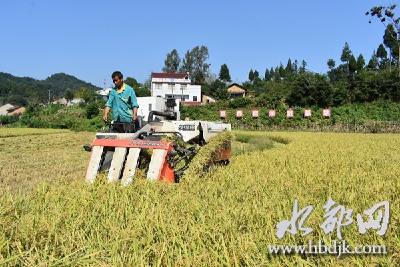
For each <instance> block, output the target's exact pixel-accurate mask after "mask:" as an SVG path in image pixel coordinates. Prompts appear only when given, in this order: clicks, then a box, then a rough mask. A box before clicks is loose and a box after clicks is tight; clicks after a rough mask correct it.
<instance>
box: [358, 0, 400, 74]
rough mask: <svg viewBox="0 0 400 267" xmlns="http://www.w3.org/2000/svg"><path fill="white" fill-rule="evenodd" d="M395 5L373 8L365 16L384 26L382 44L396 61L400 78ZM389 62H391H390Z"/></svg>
mask: <svg viewBox="0 0 400 267" xmlns="http://www.w3.org/2000/svg"><path fill="white" fill-rule="evenodd" d="M395 9H396V5H391V6H374V7H372V8H371V9H370V10H369V11H368V12H367V13H365V15H367V16H370V20H369V23H371V19H372V18H376V19H378V20H379V21H380V22H381V23H383V25H385V28H386V29H385V34H384V37H383V43H384V44H385V45H386V46H387V47H388V48H389V49H390V51H391V56H392V57H393V58H395V59H396V60H397V67H398V76H399V77H400V60H399V55H400V18H399V17H397V16H396V15H395V12H394V10H395ZM390 61H391V60H390Z"/></svg>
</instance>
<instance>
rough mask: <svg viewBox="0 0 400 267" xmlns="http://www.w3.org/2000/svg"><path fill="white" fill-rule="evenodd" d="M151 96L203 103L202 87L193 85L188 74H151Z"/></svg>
mask: <svg viewBox="0 0 400 267" xmlns="http://www.w3.org/2000/svg"><path fill="white" fill-rule="evenodd" d="M150 91H151V95H152V96H156V97H163V98H174V99H180V100H181V101H185V102H201V86H200V85H193V84H191V80H190V78H189V76H188V74H186V73H156V72H153V73H152V74H151V90H150Z"/></svg>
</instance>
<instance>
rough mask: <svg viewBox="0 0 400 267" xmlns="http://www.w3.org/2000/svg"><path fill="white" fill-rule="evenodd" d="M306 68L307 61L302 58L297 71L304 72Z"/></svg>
mask: <svg viewBox="0 0 400 267" xmlns="http://www.w3.org/2000/svg"><path fill="white" fill-rule="evenodd" d="M306 68H307V62H306V61H305V60H304V59H303V60H302V61H301V66H300V69H299V72H300V73H305V72H306V70H307V69H306Z"/></svg>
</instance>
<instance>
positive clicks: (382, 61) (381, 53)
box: [376, 44, 387, 69]
mask: <svg viewBox="0 0 400 267" xmlns="http://www.w3.org/2000/svg"><path fill="white" fill-rule="evenodd" d="M376 57H377V58H378V61H379V67H380V69H385V67H386V63H387V51H386V49H385V47H384V46H383V44H380V45H379V47H378V50H377V51H376Z"/></svg>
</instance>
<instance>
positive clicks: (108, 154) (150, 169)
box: [86, 97, 231, 185]
mask: <svg viewBox="0 0 400 267" xmlns="http://www.w3.org/2000/svg"><path fill="white" fill-rule="evenodd" d="M149 101H150V102H152V104H148V102H149ZM138 102H139V112H138V114H139V115H141V116H143V117H144V118H146V117H147V121H142V120H140V123H139V127H138V128H139V129H138V130H136V131H135V132H134V133H112V132H110V131H108V132H102V133H97V134H96V139H95V140H94V141H93V142H92V144H91V145H90V149H87V150H89V151H91V156H90V162H89V166H88V169H87V172H86V180H87V181H88V182H90V183H93V182H94V181H95V179H96V176H97V174H98V172H99V171H103V170H105V171H107V170H108V174H107V180H108V181H109V182H113V181H119V180H121V183H122V184H123V185H128V184H130V183H131V182H132V181H133V179H134V176H135V172H136V170H137V169H138V168H143V166H145V169H146V170H147V174H146V177H147V179H148V180H152V181H154V180H162V181H166V182H170V183H173V182H178V181H179V179H180V178H181V177H182V175H183V174H184V172H185V170H186V169H187V168H188V167H189V164H190V162H191V160H192V159H193V157H194V156H195V155H196V154H197V153H198V152H199V150H200V149H202V147H203V146H206V145H207V143H208V142H209V140H210V139H211V138H212V137H214V136H216V135H217V134H219V133H222V132H224V131H230V130H231V125H230V124H225V123H221V122H208V121H186V120H185V121H182V120H179V117H180V113H179V105H178V106H177V104H176V102H175V100H173V99H168V100H165V99H163V98H159V97H145V98H140V97H139V98H138ZM141 102H142V103H141ZM160 103H161V104H160ZM152 106H155V107H156V108H157V109H158V110H152V111H150V110H146V108H147V107H149V109H151V107H152ZM142 107H143V108H142ZM160 109H161V110H160ZM146 115H147V116H146ZM150 154H151V156H150ZM230 156H231V145H230V140H229V141H227V142H225V143H224V144H223V145H222V147H219V148H217V150H216V151H214V153H213V158H212V159H210V161H209V165H212V164H216V163H223V164H227V163H228V162H229V158H230ZM146 158H147V159H149V158H150V162H148V161H147V162H146ZM209 167H210V166H204V168H205V169H207V168H209Z"/></svg>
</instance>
